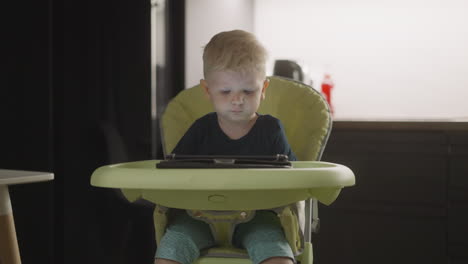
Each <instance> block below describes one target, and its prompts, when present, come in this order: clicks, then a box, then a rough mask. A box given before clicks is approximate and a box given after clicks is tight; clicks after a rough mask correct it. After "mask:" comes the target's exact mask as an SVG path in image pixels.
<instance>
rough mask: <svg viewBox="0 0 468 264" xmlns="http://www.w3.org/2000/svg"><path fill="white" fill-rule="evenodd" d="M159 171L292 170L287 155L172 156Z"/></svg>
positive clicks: (164, 161)
mask: <svg viewBox="0 0 468 264" xmlns="http://www.w3.org/2000/svg"><path fill="white" fill-rule="evenodd" d="M156 168H158V169H202V168H204V169H208V168H216V169H222V168H226V169H235V168H239V169H245V168H291V162H290V161H289V160H288V156H287V155H282V154H278V155H271V156H229V155H179V154H170V155H167V156H166V159H165V160H162V161H160V162H159V163H157V164H156Z"/></svg>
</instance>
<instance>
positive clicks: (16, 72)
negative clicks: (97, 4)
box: [0, 1, 55, 263]
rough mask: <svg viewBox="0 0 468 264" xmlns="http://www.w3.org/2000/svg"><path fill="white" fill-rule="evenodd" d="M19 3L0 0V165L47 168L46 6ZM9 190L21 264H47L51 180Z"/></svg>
mask: <svg viewBox="0 0 468 264" xmlns="http://www.w3.org/2000/svg"><path fill="white" fill-rule="evenodd" d="M44 2H45V3H44ZM25 4H26V3H24V2H23V3H20V2H18V1H6V2H5V3H2V11H3V12H2V13H4V14H2V18H3V19H4V20H3V19H2V23H1V24H2V26H1V27H2V37H1V39H2V41H1V42H2V47H3V49H2V63H1V65H2V69H1V76H2V78H1V79H2V84H1V85H0V168H2V169H16V170H33V171H53V157H54V153H53V138H52V136H53V120H52V118H51V105H52V104H51V102H52V99H51V89H52V85H51V84H52V83H51V75H50V73H51V67H52V60H51V50H50V37H51V31H50V17H51V10H50V5H49V4H48V3H47V1H36V2H35V1H30V3H27V8H25ZM9 190H10V196H11V202H12V205H13V214H14V218H15V222H16V232H17V237H18V244H19V247H20V249H21V256H22V259H23V263H53V262H51V260H52V259H53V255H54V251H53V245H54V232H55V230H54V226H55V223H54V182H43V183H34V184H24V185H15V186H10V187H9ZM0 235H1V234H0Z"/></svg>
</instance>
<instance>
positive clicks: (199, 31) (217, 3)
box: [185, 0, 253, 88]
mask: <svg viewBox="0 0 468 264" xmlns="http://www.w3.org/2000/svg"><path fill="white" fill-rule="evenodd" d="M185 16H186V45H185V52H186V53H185V54H186V60H185V78H186V80H185V84H186V87H187V88H188V87H192V86H193V85H195V84H198V83H199V82H200V79H202V78H203V67H202V65H203V64H202V54H203V47H204V46H205V45H206V44H207V43H208V41H209V40H210V39H211V37H213V35H215V34H216V33H219V32H221V31H227V30H233V29H242V30H245V31H249V32H252V30H253V1H251V0H187V1H186V15H185Z"/></svg>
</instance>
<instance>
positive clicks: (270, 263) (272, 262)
mask: <svg viewBox="0 0 468 264" xmlns="http://www.w3.org/2000/svg"><path fill="white" fill-rule="evenodd" d="M261 264H293V261H292V260H291V259H290V258H287V257H273V258H268V259H265V260H264V261H262V262H261Z"/></svg>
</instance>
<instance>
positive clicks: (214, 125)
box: [172, 112, 296, 160]
mask: <svg viewBox="0 0 468 264" xmlns="http://www.w3.org/2000/svg"><path fill="white" fill-rule="evenodd" d="M172 152H173V153H175V154H182V155H276V154H286V155H288V157H289V160H296V156H295V155H294V153H293V152H292V150H291V147H290V146H289V143H288V140H287V138H286V134H285V133H284V129H283V125H282V124H281V121H280V120H278V119H277V118H275V117H273V116H271V115H258V118H257V121H256V122H255V124H254V125H253V127H252V128H251V129H250V131H249V132H248V133H247V134H246V135H245V136H243V137H241V138H239V139H230V138H229V137H228V136H227V135H226V134H224V132H223V131H222V130H221V128H220V127H219V124H218V117H217V114H216V112H213V113H209V114H207V115H205V116H203V117H201V118H199V119H198V120H197V121H195V122H194V123H193V124H192V126H191V127H190V128H189V130H188V131H187V132H186V133H185V135H184V136H183V137H182V139H181V140H180V141H179V143H177V146H176V147H175V148H174V150H173V151H172Z"/></svg>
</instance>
